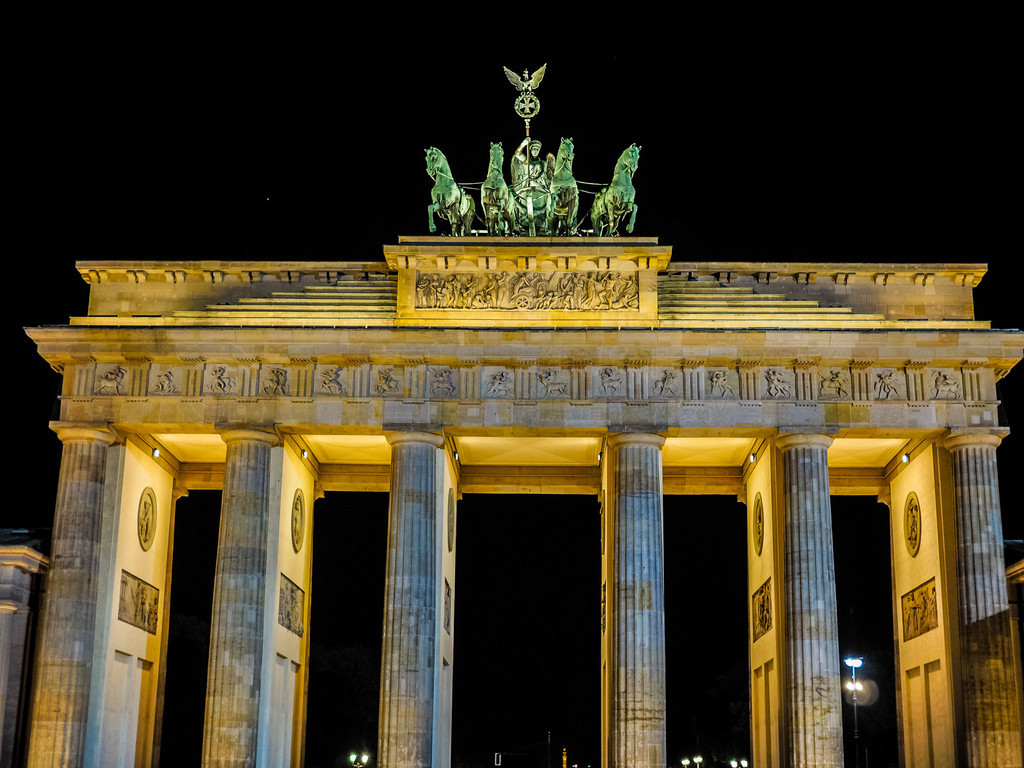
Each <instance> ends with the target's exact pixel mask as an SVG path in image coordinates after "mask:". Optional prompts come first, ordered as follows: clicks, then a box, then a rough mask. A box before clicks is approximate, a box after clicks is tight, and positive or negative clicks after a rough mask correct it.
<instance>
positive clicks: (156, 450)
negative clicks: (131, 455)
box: [153, 448, 160, 459]
mask: <svg viewBox="0 0 1024 768" xmlns="http://www.w3.org/2000/svg"><path fill="white" fill-rule="evenodd" d="M153 458H154V459H159V458H160V449H159V448H154V449H153Z"/></svg>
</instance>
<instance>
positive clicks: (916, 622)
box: [901, 579, 939, 642]
mask: <svg viewBox="0 0 1024 768" xmlns="http://www.w3.org/2000/svg"><path fill="white" fill-rule="evenodd" d="M901 602H902V605H903V642H907V641H908V640H913V639H914V638H915V637H920V636H921V635H923V634H924V633H925V632H930V631H931V630H933V629H935V628H936V627H937V626H939V607H938V603H936V600H935V579H929V580H928V581H926V582H925V583H924V584H922V585H921V586H919V587H917V588H915V589H912V590H910V591H909V592H907V594H905V595H903V598H902V601H901Z"/></svg>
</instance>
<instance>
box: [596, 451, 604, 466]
mask: <svg viewBox="0 0 1024 768" xmlns="http://www.w3.org/2000/svg"><path fill="white" fill-rule="evenodd" d="M602 456H604V454H603V453H601V452H600V451H598V452H597V462H598V463H599V464H600V463H601V457H602Z"/></svg>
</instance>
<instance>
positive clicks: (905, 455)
mask: <svg viewBox="0 0 1024 768" xmlns="http://www.w3.org/2000/svg"><path fill="white" fill-rule="evenodd" d="M901 461H902V462H903V463H904V464H906V463H907V462H909V461H910V454H909V453H904V454H903V458H902V459H901Z"/></svg>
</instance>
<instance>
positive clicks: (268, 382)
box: [262, 366, 291, 397]
mask: <svg viewBox="0 0 1024 768" xmlns="http://www.w3.org/2000/svg"><path fill="white" fill-rule="evenodd" d="M262 391H263V394H265V395H272V396H282V397H287V396H288V395H290V394H291V393H290V392H289V391H288V371H286V370H285V369H284V368H278V367H276V366H271V367H269V368H264V369H263V387H262Z"/></svg>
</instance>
